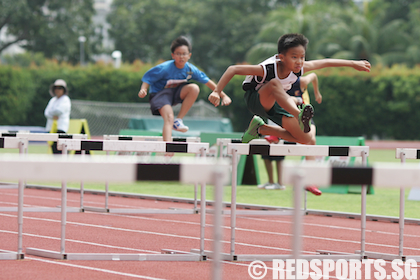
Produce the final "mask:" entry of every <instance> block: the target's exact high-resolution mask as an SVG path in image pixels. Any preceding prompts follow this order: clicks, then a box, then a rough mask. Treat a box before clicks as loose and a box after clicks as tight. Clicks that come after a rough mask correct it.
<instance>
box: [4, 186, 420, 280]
mask: <svg viewBox="0 0 420 280" xmlns="http://www.w3.org/2000/svg"><path fill="white" fill-rule="evenodd" d="M84 201H85V206H91V207H92V206H93V207H102V206H103V205H104V196H101V195H91V194H85V200H84ZM24 204H25V206H31V207H41V206H42V207H59V206H60V205H61V193H60V192H57V191H49V190H39V189H25V199H24ZM67 205H68V206H69V207H79V205H80V195H79V194H78V193H73V192H70V193H68V203H67ZM12 206H14V207H16V206H17V189H0V207H12ZM109 207H110V208H145V209H151V208H156V209H168V208H170V207H176V208H186V209H190V208H191V207H192V205H190V204H183V203H174V202H164V201H153V200H142V199H135V198H123V197H110V198H109ZM60 218H61V214H60V213H33V212H24V223H23V233H24V235H23V247H24V252H25V248H27V247H32V248H39V249H45V250H52V251H57V252H58V251H60V236H61V225H60ZM211 224H212V215H210V214H207V216H206V227H207V228H206V242H205V247H206V250H211V246H212V242H211V238H212V227H211ZM224 225H225V227H224V233H223V234H224V252H229V248H230V245H229V244H230V243H229V240H230V220H229V216H226V215H225V216H224ZM291 232H292V223H291V217H288V216H238V217H237V228H236V253H237V254H290V253H291V240H292V236H291ZM398 232H399V227H398V224H395V223H387V222H372V221H368V222H367V233H366V251H373V252H381V253H390V254H398ZM199 234H200V215H197V214H182V215H181V214H112V213H97V212H84V213H68V214H67V230H66V252H67V253H136V254H137V253H156V254H160V252H161V249H174V250H181V251H190V250H191V249H198V248H199ZM360 236H361V232H360V221H359V220H352V219H345V218H332V217H323V216H313V215H309V216H305V217H304V245H303V250H304V253H305V254H315V253H316V250H330V251H339V252H347V253H354V252H355V251H356V250H360ZM419 238H420V226H418V225H406V226H405V234H404V254H405V255H416V256H419V255H420V241H419V240H420V239H419ZM0 250H3V251H13V252H16V250H17V213H15V212H3V213H0ZM265 263H266V265H267V266H268V267H269V270H268V273H267V275H266V277H264V278H263V279H273V275H272V269H271V268H272V262H265ZM249 264H250V262H223V275H224V276H223V277H224V279H252V278H251V277H250V275H249V274H248V265H249ZM386 270H387V274H390V273H391V272H392V271H393V270H392V268H391V264H390V263H389V262H388V263H387V264H386ZM417 270H418V271H420V268H418V269H417ZM334 275H335V274H331V277H330V279H337V278H335V277H334ZM0 279H2V280H3V279H33V280H35V279H42V280H48V279H54V280H57V279H92V280H94V279H100V280H104V279H174V280H175V279H179V280H188V279H194V280H195V279H211V261H202V262H174V261H170V262H162V261H161V262H156V261H68V260H66V261H63V260H53V259H47V258H42V257H37V256H31V255H28V254H26V255H25V259H24V260H0ZM309 279H311V278H309ZM321 279H322V278H321ZM362 279H364V278H362ZM372 279H375V278H374V277H372ZM402 279H406V278H402ZM418 279H420V277H418Z"/></svg>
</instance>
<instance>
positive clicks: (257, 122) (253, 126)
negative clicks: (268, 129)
mask: <svg viewBox="0 0 420 280" xmlns="http://www.w3.org/2000/svg"><path fill="white" fill-rule="evenodd" d="M262 125H264V121H263V119H262V118H260V117H259V116H254V117H253V118H252V120H251V122H250V123H249V126H248V129H247V130H246V131H245V133H244V134H243V135H242V143H249V142H250V141H251V140H253V139H257V138H260V134H259V133H258V128H259V127H260V126H262Z"/></svg>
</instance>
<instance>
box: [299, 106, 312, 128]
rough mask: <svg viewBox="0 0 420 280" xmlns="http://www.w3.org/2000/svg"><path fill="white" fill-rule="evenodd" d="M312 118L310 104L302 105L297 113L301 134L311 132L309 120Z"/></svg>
mask: <svg viewBox="0 0 420 280" xmlns="http://www.w3.org/2000/svg"><path fill="white" fill-rule="evenodd" d="M313 116H314V108H313V107H312V105H311V104H302V110H301V111H300V113H299V125H300V128H301V129H302V130H303V132H305V133H308V132H309V131H311V119H312V117H313Z"/></svg>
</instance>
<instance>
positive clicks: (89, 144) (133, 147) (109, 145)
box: [57, 139, 209, 214]
mask: <svg viewBox="0 0 420 280" xmlns="http://www.w3.org/2000/svg"><path fill="white" fill-rule="evenodd" d="M171 147H172V148H171ZM57 148H58V149H59V150H60V149H61V150H62V151H63V154H64V153H67V151H80V150H82V151H83V150H96V151H98V150H100V151H105V152H107V154H108V153H109V152H158V153H164V152H176V153H178V152H179V153H192V154H196V155H201V156H202V157H204V156H205V154H206V151H208V148H209V144H208V143H179V142H163V141H125V140H68V139H61V140H59V141H58V144H57ZM64 150H65V151H64ZM205 187H206V186H205V184H204V183H202V184H201V209H203V208H204V209H205V203H206V202H205V192H206V188H205ZM81 192H82V191H81ZM108 196H109V188H108V183H106V185H105V208H103V209H101V208H94V207H84V206H83V200H82V202H81V206H80V207H81V208H82V209H84V210H86V211H100V212H110V213H137V214H153V213H158V214H196V213H198V210H197V202H196V201H195V203H194V208H193V209H192V210H188V209H187V210H182V209H176V210H164V209H160V210H150V209H110V208H108ZM194 196H195V197H197V188H196V187H195V188H194ZM203 203H204V206H203Z"/></svg>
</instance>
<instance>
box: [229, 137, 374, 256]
mask: <svg viewBox="0 0 420 280" xmlns="http://www.w3.org/2000/svg"><path fill="white" fill-rule="evenodd" d="M227 152H228V154H231V155H232V179H231V180H232V193H231V240H230V254H227V255H225V259H226V260H234V261H236V260H237V261H252V260H267V261H269V260H272V259H274V258H276V256H273V255H257V256H254V255H237V254H235V228H236V216H237V214H238V212H239V211H237V210H236V189H237V167H238V162H237V155H251V154H252V155H254V154H268V155H270V156H349V157H362V164H363V165H364V166H366V165H367V157H368V155H369V147H368V146H326V145H277V144H260V142H257V143H255V144H252V143H250V144H234V143H229V144H228V148H227ZM311 184H314V183H313V182H312V183H311ZM366 194H367V186H366V185H362V194H361V195H362V199H361V255H364V252H365V236H366ZM295 203H296V202H295ZM299 205H300V204H299ZM292 211H293V213H295V212H296V211H299V212H300V213H301V215H302V214H303V213H302V211H301V209H300V208H299V210H297V209H293V210H292ZM268 212H273V213H268ZM240 213H241V214H242V213H243V214H248V215H255V214H256V215H269V214H271V215H290V214H291V213H290V211H259V210H257V211H252V210H246V211H241V212H240ZM320 252H321V251H320ZM322 253H323V254H329V252H326V251H322ZM339 256H340V257H341V258H343V255H342V254H339ZM344 257H348V256H344Z"/></svg>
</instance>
